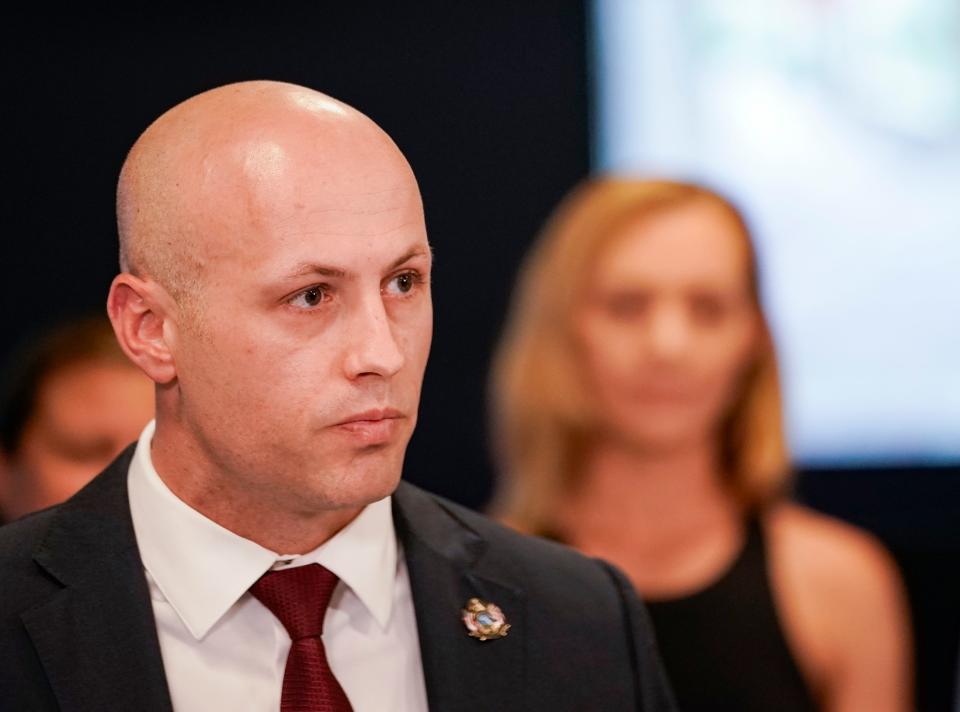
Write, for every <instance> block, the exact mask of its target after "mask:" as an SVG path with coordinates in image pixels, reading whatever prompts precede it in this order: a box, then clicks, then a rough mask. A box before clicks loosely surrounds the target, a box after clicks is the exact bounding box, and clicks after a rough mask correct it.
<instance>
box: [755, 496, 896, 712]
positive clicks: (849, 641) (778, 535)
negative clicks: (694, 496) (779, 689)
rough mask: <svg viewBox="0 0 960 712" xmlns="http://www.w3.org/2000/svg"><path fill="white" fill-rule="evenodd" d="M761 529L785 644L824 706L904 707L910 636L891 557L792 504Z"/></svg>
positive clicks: (849, 529)
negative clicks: (824, 701) (788, 642)
mask: <svg viewBox="0 0 960 712" xmlns="http://www.w3.org/2000/svg"><path fill="white" fill-rule="evenodd" d="M764 525H765V528H766V531H767V533H768V541H769V552H770V559H771V573H772V580H773V582H774V589H775V593H776V595H777V598H778V601H779V603H780V608H781V613H782V617H783V619H784V624H785V628H786V632H787V635H788V638H789V639H790V640H791V643H792V644H793V647H794V649H795V650H796V651H797V653H799V657H800V659H801V664H802V666H803V667H804V669H805V671H806V672H807V674H808V677H809V679H811V680H812V681H813V682H814V684H815V685H816V687H817V688H819V689H820V690H821V691H822V693H823V696H824V698H825V699H827V700H829V701H830V702H831V704H829V705H828V708H830V709H873V710H902V709H906V708H907V707H908V706H909V698H910V661H909V650H910V630H909V624H908V622H907V621H908V614H907V604H906V595H905V593H904V590H903V585H902V583H901V581H900V576H899V573H898V570H897V566H896V564H895V563H894V560H893V557H892V556H891V555H890V554H889V552H888V551H887V550H886V548H885V547H884V546H883V545H882V544H881V543H880V541H879V540H878V539H876V538H875V537H874V536H873V535H871V534H869V533H867V532H866V531H864V530H862V529H860V528H858V527H855V526H853V525H851V524H847V523H846V522H842V521H840V520H838V519H835V518H833V517H829V516H826V515H823V514H820V513H817V512H814V511H813V510H810V509H807V508H805V507H801V506H798V505H795V504H782V505H778V506H777V507H775V508H773V509H771V510H770V511H769V512H768V513H767V514H766V516H765V518H764Z"/></svg>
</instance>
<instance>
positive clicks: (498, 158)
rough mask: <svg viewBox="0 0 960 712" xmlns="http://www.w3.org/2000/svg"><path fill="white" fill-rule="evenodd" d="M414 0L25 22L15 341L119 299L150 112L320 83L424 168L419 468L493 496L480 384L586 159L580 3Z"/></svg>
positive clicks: (415, 468)
mask: <svg viewBox="0 0 960 712" xmlns="http://www.w3.org/2000/svg"><path fill="white" fill-rule="evenodd" d="M402 5H403V7H402V9H401V8H400V5H399V4H388V3H379V4H375V3H372V2H371V3H349V4H348V3H336V4H334V3H309V4H308V3H271V4H270V6H269V10H268V11H267V10H261V11H258V12H252V11H247V12H243V11H241V10H238V9H237V8H232V9H230V10H229V11H225V12H223V13H218V12H213V11H197V10H190V11H176V10H170V9H169V8H167V7H164V9H163V10H162V11H160V10H153V11H152V12H150V13H148V14H143V13H138V14H136V15H134V14H132V13H131V14H130V15H129V16H126V17H122V18H116V17H114V18H113V19H110V20H105V19H102V18H94V17H92V16H91V17H80V16H73V17H64V16H62V15H59V16H56V17H42V18H41V17H38V16H36V15H35V16H33V17H31V18H21V20H20V21H19V22H11V23H9V24H8V25H7V27H6V30H5V32H6V34H7V37H6V49H5V50H4V51H6V52H8V53H9V55H10V56H9V59H8V61H7V63H6V64H7V67H8V71H7V87H8V91H7V96H6V99H5V101H4V104H5V105H6V108H5V109H4V114H5V115H6V116H5V122H8V124H9V126H8V128H7V129H6V131H5V132H4V133H5V134H6V137H7V141H8V145H7V147H6V150H5V152H4V154H5V155H4V158H5V170H4V172H5V174H6V178H7V181H6V182H7V188H8V189H7V191H6V193H7V200H9V201H10V203H9V207H8V211H7V219H6V220H5V223H6V230H5V232H6V235H5V238H4V239H3V240H2V248H0V249H2V253H0V264H2V277H3V279H2V280H0V294H2V303H3V320H4V327H5V328H4V329H2V330H0V352H6V351H7V350H8V349H9V348H10V346H11V344H12V342H13V341H14V340H16V339H18V338H20V337H22V336H23V335H24V334H26V333H29V332H30V331H31V329H32V328H33V327H35V326H37V325H38V324H40V323H43V322H45V321H47V320H49V319H51V318H54V317H58V316H60V315H63V314H69V313H73V312H78V311H85V310H100V309H102V308H103V307H102V305H103V302H104V300H105V295H106V291H107V287H108V285H109V283H110V280H111V279H112V277H113V275H114V274H115V272H116V263H117V258H116V228H115V224H114V214H113V193H114V187H115V183H116V176H117V173H118V171H119V168H120V165H121V163H122V161H123V158H124V156H125V154H126V151H127V149H128V148H129V147H130V145H131V144H132V143H133V141H134V140H135V139H136V138H137V136H138V135H139V133H140V132H141V131H142V130H143V129H144V128H146V126H147V125H148V124H149V123H150V122H151V121H152V120H153V119H154V118H156V117H157V116H158V115H159V114H160V113H162V112H163V111H164V110H166V109H167V108H169V107H170V106H173V105H174V104H176V103H177V102H179V101H181V100H183V99H185V98H187V97H188V96H190V95H192V94H195V93H197V92H199V91H202V90H204V89H208V88H210V87H213V86H217V85H220V84H224V83H227V82H231V81H238V80H243V79H260V78H269V79H278V80H284V81H291V82H296V83H300V84H305V85H307V86H311V87H314V88H317V89H320V90H321V91H324V92H326V93H329V94H331V95H333V96H335V97H337V98H339V99H342V100H344V101H346V102H347V103H349V104H352V105H354V106H356V107H357V108H359V109H360V110H361V111H363V112H365V113H367V114H368V115H370V116H371V117H372V118H373V119H374V120H375V121H377V122H378V123H379V124H380V125H381V126H383V127H384V129H385V130H386V131H387V132H388V133H389V134H391V135H392V136H393V138H394V139H395V140H396V142H397V143H398V144H399V146H400V148H401V149H402V150H403V151H404V152H405V153H406V155H407V157H408V158H409V160H410V162H411V164H412V165H413V168H414V171H415V172H416V174H417V176H418V179H419V181H420V187H421V190H422V193H423V199H424V203H425V208H426V215H427V227H428V230H429V234H430V240H431V242H432V244H433V247H434V251H435V254H436V268H435V285H434V293H435V311H436V325H435V330H434V331H435V340H434V347H433V351H432V356H431V361H430V364H429V367H428V371H427V378H426V383H425V385H424V394H423V403H422V409H421V420H420V426H419V428H418V431H417V434H416V435H415V437H414V441H413V442H412V444H411V448H410V452H409V456H408V460H407V462H408V467H407V470H408V477H409V478H410V479H411V480H413V481H415V482H417V483H420V484H422V485H424V486H426V487H428V488H430V489H432V490H434V491H437V492H439V493H442V494H446V495H449V496H451V497H453V498H455V499H457V500H460V501H463V502H466V503H468V504H470V505H473V506H478V505H480V504H482V503H483V502H484V501H485V499H486V497H487V494H488V490H489V471H490V468H489V467H488V461H487V459H486V454H485V452H486V448H485V443H484V437H483V435H482V431H483V415H482V412H483V384H484V380H485V378H486V364H487V361H488V356H489V353H490V351H491V348H492V345H493V342H494V340H495V336H496V333H497V331H498V330H499V327H500V322H501V318H502V317H501V315H502V313H503V311H504V309H505V306H506V302H507V299H508V296H509V290H510V285H511V283H512V280H513V277H514V272H515V269H516V265H517V262H518V260H519V258H520V256H521V254H522V252H523V250H524V249H525V247H526V245H527V244H528V243H529V240H530V238H531V236H532V235H533V234H534V233H535V231H536V230H537V228H538V225H539V224H540V222H541V221H542V220H543V218H544V217H545V216H546V215H547V213H548V212H549V210H550V209H551V207H552V206H553V204H554V203H555V202H556V201H558V200H559V198H560V197H561V196H562V194H563V193H564V191H566V190H567V189H568V188H569V187H570V186H571V185H572V184H573V183H574V182H575V181H577V180H578V179H580V178H581V177H583V176H584V175H585V174H586V172H587V170H588V139H587V132H586V130H585V127H586V123H587V96H586V77H585V70H584V58H585V56H586V50H585V21H584V11H583V8H582V7H581V5H580V3H578V2H565V3H556V2H550V1H544V2H530V1H529V0H524V2H519V3H511V2H500V3H494V4H489V3H469V4H467V3H403V4H402ZM494 6H495V7H496V10H495V11H494V10H492V9H491V8H493V7H494ZM440 463H442V464H440Z"/></svg>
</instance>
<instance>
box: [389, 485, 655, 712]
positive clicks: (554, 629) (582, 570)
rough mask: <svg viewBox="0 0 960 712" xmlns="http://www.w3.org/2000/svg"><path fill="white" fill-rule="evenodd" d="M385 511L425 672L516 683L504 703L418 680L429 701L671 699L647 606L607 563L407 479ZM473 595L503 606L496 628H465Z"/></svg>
mask: <svg viewBox="0 0 960 712" xmlns="http://www.w3.org/2000/svg"><path fill="white" fill-rule="evenodd" d="M394 514H395V520H396V526H397V531H398V534H399V536H400V540H401V542H402V544H403V546H404V549H405V554H406V557H407V563H408V567H409V569H410V577H411V586H412V588H413V593H414V605H415V609H416V613H417V618H418V627H419V629H420V639H421V654H422V657H423V661H424V671H425V674H426V675H427V677H428V680H429V679H430V678H431V677H433V678H434V679H438V678H443V679H448V680H450V681H451V682H450V685H449V687H450V688H451V689H450V692H451V693H452V688H453V687H455V686H459V687H460V688H461V690H462V689H463V688H464V686H467V687H469V684H470V682H469V680H470V678H471V677H472V676H474V675H477V674H480V675H483V676H484V677H485V678H487V679H490V680H496V685H494V687H497V688H499V692H501V693H502V692H503V691H504V688H507V689H510V688H511V687H512V688H513V689H515V690H516V694H515V695H514V696H513V700H512V702H505V701H504V696H503V695H501V696H500V697H499V698H495V697H493V696H491V697H487V696H486V693H485V692H484V691H483V690H481V689H478V690H477V692H476V695H477V705H476V706H475V707H463V706H459V705H462V704H463V701H462V700H461V701H460V702H459V705H458V703H456V702H455V701H454V699H453V697H452V694H451V696H450V697H444V696H442V694H443V693H444V692H445V689H444V688H441V690H439V691H436V690H434V691H431V689H430V684H428V695H431V692H436V695H435V696H431V700H430V701H431V707H432V708H436V709H444V710H446V709H457V710H459V709H478V710H480V709H502V710H506V709H518V710H521V709H522V710H581V709H603V710H669V709H673V703H672V696H671V694H670V692H669V688H668V685H667V684H666V681H665V675H664V673H663V670H662V667H661V664H660V661H659V657H658V655H657V653H656V646H655V642H654V637H653V632H652V629H651V627H650V624H649V621H648V619H647V615H646V611H645V610H644V608H643V606H642V604H641V603H640V601H639V600H638V598H637V596H636V594H635V593H634V592H633V589H632V587H631V586H630V585H629V584H628V583H627V582H626V580H625V579H624V577H623V576H622V574H620V573H619V572H618V571H616V570H615V569H614V568H613V567H612V566H610V565H608V564H606V563H604V562H601V561H598V560H596V559H590V558H587V557H585V556H583V555H581V554H579V553H577V552H575V551H573V550H572V549H569V548H568V547H565V546H562V545H560V544H556V543H554V542H550V541H546V540H543V539H539V538H535V537H530V536H525V535H522V534H518V533H516V532H514V531H512V530H510V529H507V528H506V527H504V526H502V525H500V524H498V523H496V522H493V521H492V520H490V519H488V518H486V517H483V516H481V515H479V514H477V513H475V512H472V511H470V510H468V509H466V508H464V507H461V506H459V505H457V504H454V503H452V502H449V501H447V500H444V499H442V498H440V497H437V496H434V495H431V494H428V493H426V492H423V491H422V490H419V489H417V488H415V487H413V486H411V485H408V484H403V485H401V487H400V488H399V489H398V490H397V492H396V494H395V496H394ZM473 597H477V598H480V599H482V600H484V601H489V602H491V603H495V604H496V605H497V606H498V607H500V608H501V609H502V611H503V613H504V615H505V617H506V618H507V621H508V622H509V623H510V624H511V629H510V631H509V632H508V634H507V635H506V636H505V637H504V638H502V639H494V640H488V641H478V640H476V639H473V638H470V637H469V636H468V634H467V631H466V629H465V626H464V624H463V621H462V619H461V614H462V610H463V607H464V605H465V604H466V602H467V601H468V600H469V599H470V598H473Z"/></svg>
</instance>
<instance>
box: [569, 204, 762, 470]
mask: <svg viewBox="0 0 960 712" xmlns="http://www.w3.org/2000/svg"><path fill="white" fill-rule="evenodd" d="M744 243H745V241H744V239H743V237H742V235H741V234H740V232H739V230H738V228H737V226H736V225H735V224H734V223H733V221H732V220H731V219H730V218H729V217H728V216H727V215H726V214H725V213H724V212H723V211H722V210H721V209H720V208H718V207H717V206H715V205H712V204H710V203H708V202H705V201H698V202H690V203H688V204H686V205H681V206H677V207H676V208H670V209H667V210H666V211H664V212H662V213H658V214H655V215H653V216H650V217H647V218H645V219H642V220H638V221H636V222H634V223H631V224H628V225H627V226H626V227H625V228H623V229H622V230H621V232H620V233H619V234H617V235H615V236H614V239H613V240H612V241H611V242H610V244H609V246H608V247H607V248H606V249H605V250H604V251H603V252H601V254H600V255H599V256H598V259H597V261H596V262H595V264H594V265H593V268H592V272H591V274H590V276H589V277H588V282H587V284H588V287H587V289H586V290H585V291H586V293H585V295H584V300H583V302H582V308H580V309H579V310H578V312H577V314H576V316H575V321H574V326H575V332H576V335H577V338H578V341H579V344H580V346H581V350H582V353H581V355H582V358H583V364H584V366H585V376H586V385H587V387H588V389H589V390H588V392H589V393H591V394H592V396H593V397H594V398H595V403H596V405H597V407H598V408H597V412H598V414H599V416H598V417H599V418H600V422H599V427H600V428H601V431H602V435H603V436H606V437H612V438H615V439H617V440H619V441H622V442H625V443H626V444H629V445H630V446H631V447H634V448H641V449H643V450H649V451H651V452H656V451H668V450H673V449H677V448H683V447H689V446H692V445H696V444H699V443H702V442H704V440H705V439H707V438H710V437H712V436H713V435H714V434H715V433H716V430H717V427H718V425H719V421H720V420H721V419H722V417H723V415H724V414H725V412H726V411H727V409H728V408H729V406H730V404H731V401H732V399H733V397H734V395H735V391H736V388H737V387H738V383H739V381H740V376H741V374H742V373H743V371H744V369H745V368H746V366H747V365H748V364H749V363H750V361H751V360H752V358H753V354H754V352H755V349H756V344H757V341H758V332H759V328H758V324H759V320H758V318H757V313H756V309H755V307H754V305H753V304H752V301H751V298H750V293H749V282H748V274H749V272H748V269H749V262H748V253H747V247H746V245H745V244H744Z"/></svg>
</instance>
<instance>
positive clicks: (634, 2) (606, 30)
mask: <svg viewBox="0 0 960 712" xmlns="http://www.w3.org/2000/svg"><path fill="white" fill-rule="evenodd" d="M594 19H595V32H596V37H595V58H594V59H595V72H596V76H595V80H596V82H595V84H596V92H597V93H596V97H597V104H596V122H595V125H596V131H597V135H596V137H595V146H596V151H595V154H596V159H595V160H596V165H595V168H596V169H597V170H599V171H612V172H617V173H632V174H645V175H650V174H659V175H666V176H669V177H675V178H686V179H693V180H703V181H706V182H707V183H708V184H709V185H711V186H713V187H717V188H719V189H720V190H721V191H722V192H725V193H726V194H728V195H730V196H731V197H732V198H734V200H735V201H736V202H738V203H739V204H740V205H741V207H743V208H744V209H745V212H746V213H747V216H748V219H749V220H750V222H751V225H752V226H753V229H754V232H755V236H756V238H757V241H758V248H759V251H760V260H761V265H762V268H763V280H764V297H765V301H766V305H767V308H768V311H769V315H770V318H771V319H772V321H773V328H774V331H775V334H776V338H777V344H778V346H779V350H780V360H781V366H782V370H783V378H784V385H785V389H786V398H787V422H788V428H789V433H790V440H791V444H792V447H793V450H794V453H795V455H796V457H797V459H799V460H800V461H801V462H805V463H808V464H828V463H829V464H844V463H851V464H852V463H863V464H866V463H873V464H906V463H936V462H952V461H957V460H960V3H958V2H957V0H735V1H734V0H597V2H596V5H595V8H594Z"/></svg>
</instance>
